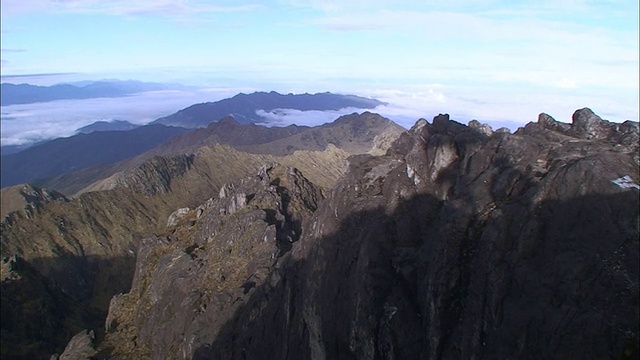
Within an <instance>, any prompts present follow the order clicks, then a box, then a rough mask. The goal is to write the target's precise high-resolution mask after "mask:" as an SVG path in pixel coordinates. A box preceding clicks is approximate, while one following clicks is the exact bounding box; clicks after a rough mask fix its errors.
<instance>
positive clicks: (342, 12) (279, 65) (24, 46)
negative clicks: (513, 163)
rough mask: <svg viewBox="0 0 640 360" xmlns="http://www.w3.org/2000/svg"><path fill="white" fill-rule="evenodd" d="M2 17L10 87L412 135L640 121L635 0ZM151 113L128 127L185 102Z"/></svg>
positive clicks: (238, 6) (67, 1)
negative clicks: (321, 113) (90, 88)
mask: <svg viewBox="0 0 640 360" xmlns="http://www.w3.org/2000/svg"><path fill="white" fill-rule="evenodd" d="M0 13H1V16H2V19H1V20H2V21H1V27H2V29H1V30H2V33H1V34H2V35H1V36H2V38H1V51H2V53H1V60H2V64H1V75H2V81H3V82H12V83H31V84H37V85H51V84H54V83H59V82H67V81H79V80H99V79H105V78H110V79H121V80H127V79H135V80H142V81H155V82H174V83H181V84H185V85H194V86H199V87H202V88H203V89H204V90H203V91H198V92H194V93H193V94H191V95H192V96H193V100H194V103H195V102H201V101H203V99H211V101H213V100H218V99H220V98H221V97H222V96H223V95H226V94H231V93H233V92H234V91H236V90H242V91H271V90H275V91H279V92H283V93H289V92H293V93H302V92H310V93H312V92H324V91H331V92H336V93H344V94H355V95H361V96H367V97H374V98H377V99H379V100H382V101H386V102H388V103H390V105H389V106H388V107H386V108H384V109H380V108H378V109H376V110H379V111H378V112H380V113H381V114H383V115H385V116H388V117H390V118H391V119H393V120H396V121H397V122H399V123H401V125H403V126H406V127H410V126H411V125H412V124H413V123H414V122H415V121H416V120H417V119H418V118H421V117H423V118H426V119H428V120H431V119H432V118H433V117H434V116H435V115H437V114H439V113H448V114H450V115H451V116H452V118H454V119H456V120H459V121H460V122H463V123H466V122H467V121H469V120H471V119H478V120H480V121H481V122H487V123H489V124H491V125H492V126H493V127H494V128H497V127H501V126H507V127H509V128H511V129H515V128H517V127H518V126H522V125H524V124H525V123H527V122H529V121H536V119H537V116H538V114H539V113H541V112H545V113H548V114H550V115H551V116H553V117H554V118H556V119H557V120H559V121H564V122H570V121H571V114H572V113H573V112H574V111H575V110H576V109H579V108H583V107H590V108H591V109H593V110H594V111H595V112H596V113H597V114H599V115H600V116H602V117H603V118H605V119H608V120H611V121H624V120H627V119H631V120H634V121H638V117H639V115H638V108H639V80H638V79H639V62H638V55H639V50H638V13H639V10H638V1H637V0H632V1H627V0H608V1H607V0H604V1H603V0H598V1H588V0H557V1H550V0H540V1H530V0H527V1H520V0H515V1H498V0H496V1H492V0H474V1H470V0H452V1H433V0H421V1H414V0H367V1H363V0H339V1H338V0H336V1H334V0H272V1H252V0H247V1H243V0H240V1H231V0H228V1H227V0H218V1H205V0H138V1H126V0H111V1H100V0H29V1H25V0H1V9H0ZM185 96H186V95H185ZM207 96H208V97H207ZM156 98H157V96H156ZM196 100H197V101H196ZM185 102H188V100H186V99H185ZM178 103H180V104H178ZM83 104H84V105H86V104H87V103H83ZM145 104H146V102H145ZM84 105H78V106H77V107H78V108H83V109H84ZM165 105H167V104H165ZM56 106H58V107H60V106H61V105H60V104H57V105H56ZM112 106H113V105H112ZM145 106H150V107H151V108H149V109H147V110H148V111H147V113H145V114H144V116H142V115H131V116H128V115H127V114H126V113H125V114H123V115H122V116H120V117H121V118H122V117H125V119H124V120H132V122H136V121H137V122H140V121H142V120H141V119H143V118H144V119H147V118H149V117H151V116H156V115H157V113H160V112H163V111H164V112H169V113H171V112H173V111H177V110H179V109H180V108H181V107H177V106H182V103H181V102H179V101H178V102H176V105H175V107H177V108H175V109H173V108H171V109H169V106H161V105H158V107H157V108H154V105H153V103H150V104H148V105H145ZM183 107H184V106H183ZM20 110H21V111H22V112H23V114H25V113H27V114H28V113H29V111H31V110H33V109H31V108H29V109H26V110H25V109H20ZM102 110H103V108H100V107H94V108H92V113H95V112H100V111H102ZM104 111H105V112H106V113H105V114H104V115H103V116H102V117H103V118H108V117H109V116H111V115H110V114H107V113H109V112H116V113H118V114H119V113H120V112H121V111H120V110H114V109H113V108H109V107H106V108H104ZM15 112H16V108H14V107H3V114H5V115H6V114H8V113H11V114H14V115H15ZM45 113H46V111H45ZM83 114H84V113H82V111H80V110H79V111H78V113H77V114H76V116H80V117H82V116H84V115H83ZM163 115H168V114H163ZM289 115H291V116H292V119H293V118H295V119H297V121H303V120H300V119H301V118H303V117H304V116H303V115H305V114H299V113H291V114H289ZM311 115H314V114H309V116H311ZM316 115H317V114H316ZM43 116H46V115H43ZM96 116H97V115H96ZM84 118H85V120H86V121H88V120H89V118H88V117H86V116H84ZM40 119H41V120H42V117H41V118H40ZM32 120H33V119H32ZM45 120H46V119H45ZM279 120H281V121H282V122H283V123H286V122H287V121H288V120H287V119H279ZM48 121H50V123H54V122H55V121H63V119H58V118H55V119H54V117H51V118H49V119H48ZM3 122H4V120H3ZM74 124H75V123H74ZM3 127H4V126H3ZM4 138H5V136H4V135H3V140H4Z"/></svg>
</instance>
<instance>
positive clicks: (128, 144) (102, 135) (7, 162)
mask: <svg viewBox="0 0 640 360" xmlns="http://www.w3.org/2000/svg"><path fill="white" fill-rule="evenodd" d="M186 131H188V130H187V129H184V128H178V127H171V126H164V125H160V124H156V125H147V126H141V127H139V128H136V129H133V130H130V131H98V132H92V133H90V134H78V135H74V136H71V137H68V138H59V139H55V140H51V141H48V142H45V143H42V144H39V145H36V146H33V147H30V148H28V149H26V150H24V151H21V152H19V153H16V154H10V155H5V156H3V157H2V162H0V172H1V174H0V180H1V185H2V187H5V186H10V185H15V184H20V183H25V182H30V181H33V180H36V179H41V178H48V177H54V176H58V175H61V174H65V173H68V172H72V171H77V170H81V169H84V168H88V167H91V166H95V165H100V164H109V163H114V162H117V161H120V160H123V159H127V158H129V157H132V156H135V155H138V154H140V153H142V152H145V151H147V150H149V149H152V148H154V147H156V146H158V145H159V144H161V143H162V142H164V141H166V140H167V139H169V138H171V137H172V136H175V135H178V134H182V133H184V132H186Z"/></svg>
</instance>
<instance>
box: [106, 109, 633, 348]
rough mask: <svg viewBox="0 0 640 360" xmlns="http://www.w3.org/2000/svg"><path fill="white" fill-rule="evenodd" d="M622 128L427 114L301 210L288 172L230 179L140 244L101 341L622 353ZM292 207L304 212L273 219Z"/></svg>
mask: <svg viewBox="0 0 640 360" xmlns="http://www.w3.org/2000/svg"><path fill="white" fill-rule="evenodd" d="M585 118H586V120H584V119H585ZM637 129H638V127H637V123H632V122H627V123H625V124H620V125H611V124H609V123H607V122H604V121H602V120H598V118H594V117H592V116H590V115H589V114H588V112H587V110H579V111H578V112H576V115H574V122H573V124H571V125H569V124H562V123H557V122H555V120H553V119H552V118H550V117H548V116H546V115H541V117H540V120H539V122H538V123H537V124H536V123H532V124H529V125H527V126H526V127H524V128H522V129H520V130H518V131H517V132H515V133H514V134H509V133H507V132H502V131H500V132H494V133H492V134H491V135H487V133H486V132H482V131H478V130H477V129H474V128H470V127H467V126H464V125H461V124H458V123H456V122H454V121H451V120H449V118H448V116H446V115H440V116H437V117H436V118H435V119H434V121H433V123H432V124H429V123H427V122H426V121H424V120H421V121H419V122H418V123H416V125H415V126H414V127H413V128H412V130H411V131H409V132H407V133H405V134H403V135H402V136H401V137H400V138H399V139H398V140H397V141H396V142H395V143H394V145H393V146H392V147H391V149H390V150H389V151H388V152H387V154H386V155H385V156H381V157H373V156H370V155H359V156H353V157H351V158H350V159H349V169H348V172H347V174H346V175H345V176H344V177H343V179H342V180H341V181H340V182H339V183H338V185H337V186H336V187H335V188H334V189H333V191H331V193H330V194H329V195H328V198H327V199H325V200H324V201H322V202H321V203H320V205H319V207H318V208H317V210H315V212H313V215H311V212H312V210H313V209H314V208H315V205H314V204H317V202H316V201H315V200H314V201H310V200H309V199H313V198H314V197H313V196H308V195H300V196H299V197H296V196H292V195H291V194H292V193H293V194H298V193H299V194H308V193H309V192H307V191H303V190H299V191H292V187H291V186H293V188H296V186H295V184H296V183H297V184H305V185H304V186H301V185H298V186H297V188H299V189H305V188H311V185H306V184H307V182H305V181H301V180H300V178H299V177H298V176H293V175H291V176H289V179H299V180H298V181H297V182H296V181H289V182H288V185H287V184H285V183H284V182H282V183H274V180H273V179H274V177H273V176H268V177H267V179H269V180H267V182H266V183H271V184H272V187H267V188H265V187H264V185H263V186H258V187H257V189H258V191H252V190H249V188H248V187H242V185H241V186H240V187H238V188H234V189H230V188H229V189H228V190H229V191H227V190H225V195H224V197H223V199H217V200H215V202H214V203H215V204H216V205H213V206H212V207H209V208H208V209H207V210H206V214H207V215H205V216H204V218H202V219H199V220H197V221H195V222H190V221H187V222H186V223H185V224H183V225H178V226H177V227H176V229H175V233H174V234H172V235H171V236H169V237H165V238H150V239H147V240H145V245H144V247H143V248H144V250H143V251H141V252H140V254H139V256H138V260H137V264H136V269H137V270H136V276H135V281H134V286H133V287H132V290H131V292H130V293H128V294H125V295H120V296H119V297H116V298H114V300H112V307H113V309H112V311H110V315H109V316H110V323H109V328H110V330H109V331H110V332H109V334H110V336H108V337H107V341H106V342H105V343H104V344H103V345H102V346H103V347H102V349H103V351H105V354H107V353H108V351H107V350H106V349H109V348H111V349H117V351H113V352H112V356H114V357H115V358H118V357H120V358H127V356H129V357H130V356H131V354H135V355H136V356H137V355H144V356H150V357H151V358H154V359H161V358H166V357H171V358H185V359H190V358H194V359H245V358H247V359H249V358H250V359H274V358H277V359H352V358H362V359H416V358H423V359H442V358H444V359H449V358H463V359H466V358H476V359H494V358H519V359H533V358H623V359H631V358H635V357H637V356H638V322H639V314H638V311H639V309H638V305H637V304H638V301H639V293H638V292H639V290H638V289H639V285H638V284H639V283H638V281H639V270H638V268H639V260H638V257H639V246H638V245H639V240H638V236H639V234H638V218H639V211H638V208H639V199H638V190H637V188H636V187H635V186H634V185H637V184H638V182H639V180H640V179H639V175H638V162H637V156H638V154H637V150H638V147H637V143H633V142H632V141H629V139H633V138H634V137H635V138H637V136H638V130H637ZM285 172H286V173H289V172H288V170H287V171H285ZM280 178H281V177H280ZM260 181H262V180H260ZM253 182H254V185H252V186H255V183H257V182H258V178H255V179H254V180H253ZM246 184H248V183H245V185H246ZM274 187H275V189H274ZM278 188H281V189H283V188H284V189H287V190H286V192H285V191H284V190H280V191H278V190H277V189H278ZM242 194H245V196H244V199H245V200H246V202H245V203H244V204H243V205H242V206H241V207H240V209H239V208H238V206H239V204H240V203H243V202H242V201H240V202H238V201H237V199H238V196H240V198H241V199H242V198H243V197H242V196H241V195H242ZM250 194H253V196H249V195H250ZM283 194H290V195H289V197H290V198H291V200H289V202H288V204H289V205H288V207H284V204H285V203H286V201H285V199H286V197H285V196H283ZM305 199H306V200H305ZM234 201H235V202H236V205H235V206H234V205H233V202H234ZM292 204H297V205H296V207H295V208H300V209H302V210H301V213H304V214H306V215H305V216H302V215H296V216H294V215H292V213H290V214H289V215H287V211H285V209H287V208H290V207H291V206H292ZM186 219H189V218H188V217H187V218H186ZM294 219H295V220H294ZM185 221H186V220H185ZM272 224H273V225H272ZM277 224H281V225H280V231H279V232H278V225H277ZM287 224H288V225H287ZM279 234H280V235H279ZM264 239H266V242H265V241H264ZM296 239H297V241H295V240H296ZM291 240H294V242H293V243H291ZM278 244H280V247H278ZM283 244H284V245H287V247H284V248H283V247H282V245H283ZM289 246H290V249H289ZM214 284H215V285H214ZM168 324H170V325H171V326H168ZM122 344H124V345H122Z"/></svg>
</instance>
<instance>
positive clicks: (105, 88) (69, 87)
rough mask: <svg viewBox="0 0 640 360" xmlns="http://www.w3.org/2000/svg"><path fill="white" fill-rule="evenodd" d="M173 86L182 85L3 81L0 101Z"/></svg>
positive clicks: (44, 99) (87, 96)
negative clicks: (44, 83)
mask: <svg viewBox="0 0 640 360" xmlns="http://www.w3.org/2000/svg"><path fill="white" fill-rule="evenodd" d="M177 88H185V87H184V86H181V85H175V84H161V83H152V82H142V81H134V80H127V81H120V80H103V81H92V82H87V83H85V82H83V83H79V84H56V85H52V86H38V85H30V84H10V83H3V84H1V85H0V103H1V104H2V106H7V105H17V104H31V103H38V102H47V101H55V100H68V99H92V98H100V97H121V96H127V95H132V94H135V93H140V92H145V91H158V90H172V89H177Z"/></svg>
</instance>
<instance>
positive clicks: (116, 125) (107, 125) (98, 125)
mask: <svg viewBox="0 0 640 360" xmlns="http://www.w3.org/2000/svg"><path fill="white" fill-rule="evenodd" d="M137 127H140V125H136V124H132V123H130V122H128V121H126V120H113V121H96V122H94V123H91V124H89V125H86V126H83V127H81V128H78V130H76V134H90V133H92V132H96V131H126V130H133V129H135V128H137Z"/></svg>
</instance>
